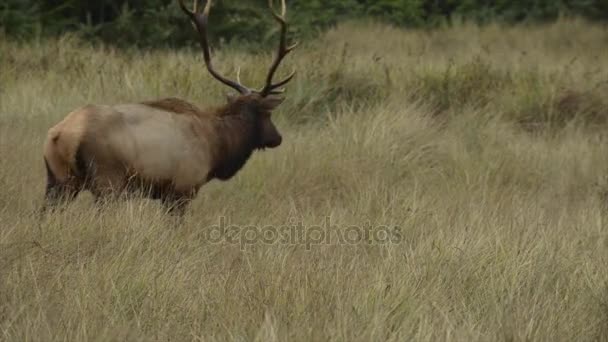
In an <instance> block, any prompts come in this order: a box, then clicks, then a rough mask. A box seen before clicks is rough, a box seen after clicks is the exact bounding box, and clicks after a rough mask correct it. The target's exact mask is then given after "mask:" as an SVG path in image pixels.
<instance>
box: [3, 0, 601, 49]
mask: <svg viewBox="0 0 608 342" xmlns="http://www.w3.org/2000/svg"><path fill="white" fill-rule="evenodd" d="M188 2H189V1H188ZM288 7H289V10H288V17H289V20H290V22H291V23H292V30H293V33H294V34H296V35H298V36H301V37H302V36H304V37H305V36H311V35H314V34H315V33H317V32H319V31H321V30H323V29H325V28H327V27H329V26H331V25H335V24H336V23H337V22H339V21H341V20H344V19H351V18H359V17H373V18H375V19H377V20H381V21H385V22H388V23H391V24H394V25H398V26H410V27H429V26H435V25H438V24H441V23H449V22H450V21H451V20H452V19H453V18H454V17H459V18H463V19H468V20H474V21H476V22H479V23H486V22H489V21H496V20H498V21H504V22H509V23H515V22H530V21H548V20H553V19H556V18H557V17H559V16H560V15H582V16H585V17H588V18H591V19H594V20H607V19H608V1H607V0H493V1H489V0H288ZM184 19H185V18H184V16H183V14H182V13H181V11H180V9H179V8H178V6H177V1H176V0H97V1H80V0H2V3H0V32H4V34H6V35H8V36H11V37H16V38H19V39H30V38H38V37H44V36H57V35H61V34H63V33H66V32H78V33H80V34H82V35H83V36H84V37H85V38H87V39H92V40H101V41H105V42H109V43H113V44H117V45H126V46H163V45H184V44H192V43H193V39H194V37H193V35H192V31H191V29H192V28H191V27H190V26H189V24H188V22H187V21H186V20H184ZM273 28H274V26H273V22H272V18H271V17H270V15H269V14H268V11H267V5H266V0H216V1H215V2H214V6H213V10H212V15H211V18H210V31H211V33H212V36H213V39H215V40H223V41H226V42H239V43H242V42H252V43H253V44H258V43H265V42H267V41H269V39H270V38H272V35H273V33H276V32H275V31H276V29H273Z"/></svg>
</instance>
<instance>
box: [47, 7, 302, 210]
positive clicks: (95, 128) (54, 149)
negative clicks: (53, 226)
mask: <svg viewBox="0 0 608 342" xmlns="http://www.w3.org/2000/svg"><path fill="white" fill-rule="evenodd" d="M178 4H179V6H180V8H181V9H182V11H183V12H184V13H185V14H186V16H187V17H188V18H189V19H190V21H191V23H192V24H193V26H194V27H195V28H196V31H197V32H198V38H199V43H200V47H201V48H202V51H203V57H204V62H205V66H206V68H207V71H208V72H209V73H210V74H211V75H212V76H213V77H214V78H215V79H217V80H218V81H220V82H221V83H223V84H225V85H227V86H229V87H231V88H232V89H234V90H236V91H237V92H238V95H234V96H228V99H227V103H226V104H224V105H222V106H219V107H213V108H209V109H204V110H202V109H199V108H197V107H196V106H195V105H193V104H191V103H189V102H187V101H184V100H181V99H178V98H164V99H158V100H153V101H143V102H139V103H130V104H117V105H94V104H89V105H86V106H83V107H81V108H78V109H76V110H74V111H72V112H71V113H69V114H68V115H67V116H66V117H65V118H64V119H63V120H62V121H61V122H59V123H58V124H56V125H55V126H53V127H52V128H50V129H49V131H48V134H47V137H46V140H45V143H44V162H45V166H46V171H47V185H46V193H45V201H44V205H43V207H42V209H41V212H42V213H45V212H47V209H48V208H55V207H56V206H57V204H59V203H67V202H69V201H71V200H73V199H74V198H75V197H76V196H77V195H78V194H79V193H80V192H81V191H83V190H87V191H90V192H91V193H92V194H93V196H94V198H95V200H96V201H99V200H102V199H115V198H117V197H118V195H121V194H133V193H135V192H138V193H140V194H143V195H144V197H147V198H150V199H154V200H160V201H161V202H162V203H163V205H165V206H166V208H167V209H168V212H169V213H172V214H175V215H179V216H180V217H181V216H183V213H184V210H185V208H186V207H187V205H188V203H189V202H190V201H191V200H192V199H194V198H195V196H196V194H197V193H198V191H199V189H200V188H201V187H202V186H203V185H204V184H206V183H207V182H209V181H211V180H213V179H217V180H220V181H226V180H229V179H230V178H232V177H233V176H234V175H235V174H236V173H237V172H238V171H239V170H241V168H242V167H243V166H244V165H245V163H246V162H247V160H248V159H249V158H250V156H251V155H252V153H253V152H254V151H255V150H264V149H266V148H276V147H278V146H279V145H281V141H282V137H281V134H280V133H279V132H278V130H277V128H276V127H275V125H274V124H273V122H272V121H271V113H272V111H273V110H274V109H275V108H277V106H279V105H280V104H281V103H282V102H283V100H284V98H283V97H282V96H280V94H282V93H283V92H284V86H285V85H286V84H287V83H288V82H289V81H291V80H292V78H293V77H294V75H295V71H293V72H292V73H291V74H290V75H289V76H287V77H286V78H285V79H283V80H282V81H279V82H276V83H274V82H273V77H274V74H275V72H276V71H277V68H278V67H279V65H280V63H281V61H282V60H283V58H285V56H286V55H287V54H288V53H289V52H291V51H293V49H294V48H295V47H296V46H297V43H296V44H294V45H291V46H289V45H287V38H286V36H287V22H286V19H285V14H286V5H285V0H281V13H280V14H279V13H277V12H276V10H275V8H274V5H273V0H268V5H269V8H270V12H271V13H272V16H273V17H274V19H275V20H276V22H277V23H278V24H279V26H280V38H279V46H278V52H277V55H276V56H275V58H274V61H273V62H272V64H271V66H270V69H269V71H268V74H267V77H266V83H265V85H264V86H263V87H262V88H261V90H253V89H250V88H247V87H245V86H243V85H242V84H241V82H240V77H238V74H237V79H236V81H232V80H229V79H228V78H226V77H224V76H222V75H221V74H220V73H219V72H217V71H216V70H215V69H214V67H213V65H212V63H211V52H210V48H209V42H208V38H207V23H208V17H209V12H210V8H211V0H207V1H206V3H205V6H204V9H203V10H202V12H201V11H199V1H198V0H194V6H193V7H194V8H193V10H190V9H188V8H187V7H186V6H185V5H184V3H183V0H178Z"/></svg>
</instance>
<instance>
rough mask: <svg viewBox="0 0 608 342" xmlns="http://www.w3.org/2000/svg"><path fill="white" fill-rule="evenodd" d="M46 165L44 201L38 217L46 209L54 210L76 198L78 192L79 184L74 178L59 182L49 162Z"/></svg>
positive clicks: (42, 214) (40, 216) (43, 213)
mask: <svg viewBox="0 0 608 342" xmlns="http://www.w3.org/2000/svg"><path fill="white" fill-rule="evenodd" d="M45 165H46V191H45V193H44V203H43V204H42V206H41V208H40V210H39V212H38V218H39V219H42V218H44V216H45V214H46V213H47V212H48V211H55V209H56V208H57V207H58V206H60V205H61V204H67V203H68V202H71V201H72V200H74V198H76V196H77V195H78V193H79V192H80V186H79V185H78V184H77V182H76V181H75V180H74V179H71V180H68V181H66V182H60V181H59V180H58V179H57V177H55V175H54V174H53V172H52V171H51V169H50V167H49V164H48V163H47V162H46V160H45Z"/></svg>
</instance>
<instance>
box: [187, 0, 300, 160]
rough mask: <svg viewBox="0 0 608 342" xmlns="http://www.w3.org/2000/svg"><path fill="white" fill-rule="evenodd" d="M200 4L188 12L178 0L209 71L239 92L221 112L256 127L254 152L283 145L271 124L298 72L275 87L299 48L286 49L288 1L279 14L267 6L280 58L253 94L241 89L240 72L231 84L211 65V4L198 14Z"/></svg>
mask: <svg viewBox="0 0 608 342" xmlns="http://www.w3.org/2000/svg"><path fill="white" fill-rule="evenodd" d="M198 4H199V0H194V5H193V7H194V8H193V10H192V11H191V10H189V9H188V8H186V6H185V5H184V3H183V0H179V5H180V7H181V9H182V10H183V11H184V13H186V15H187V16H188V17H189V18H190V20H191V21H192V23H193V25H194V27H195V28H196V30H197V31H198V34H199V43H200V46H201V48H202V50H203V57H204V60H205V65H206V67H207V70H208V71H209V73H210V74H211V75H212V76H213V77H214V78H215V79H217V80H218V81H220V82H222V83H223V84H225V85H227V86H229V87H231V88H233V89H234V90H236V91H237V92H238V95H235V96H229V97H228V104H227V106H226V107H225V108H224V110H223V111H222V112H223V115H224V116H239V119H242V120H246V121H249V122H251V123H252V124H253V125H254V127H255V128H256V130H257V134H256V135H255V136H256V137H255V141H254V145H255V148H257V149H264V148H274V147H277V146H279V145H280V144H281V141H282V137H281V134H280V133H279V132H278V130H277V128H276V127H275V125H274V123H273V122H272V120H271V113H272V111H273V110H274V109H275V108H276V107H278V106H279V105H280V104H281V103H282V102H283V100H284V99H283V98H282V97H280V96H278V95H280V94H282V93H283V92H284V89H282V87H283V86H284V85H286V84H287V83H288V82H289V81H291V79H292V78H293V77H294V76H295V71H293V72H292V73H291V74H290V75H289V76H287V77H286V78H285V79H283V80H282V81H279V82H276V83H273V77H274V74H275V72H276V71H277V69H278V67H279V65H280V64H281V61H282V60H283V58H285V56H287V54H289V53H290V52H291V51H293V50H294V49H295V47H296V46H297V45H298V44H297V43H296V44H293V45H291V46H288V45H287V22H286V20H285V14H286V11H287V6H286V5H285V0H281V13H280V14H279V13H277V12H276V11H275V9H274V6H273V0H268V6H269V7H270V11H271V13H272V16H273V17H274V19H275V20H276V21H277V23H278V24H279V25H280V39H279V46H278V51H277V55H276V57H275V59H274V61H273V63H272V65H271V66H270V69H269V71H268V74H267V76H266V84H265V85H264V87H262V89H260V90H253V89H251V88H248V87H246V86H244V85H242V84H241V81H240V77H239V73H238V72H237V80H236V81H232V80H229V79H228V78H226V77H224V76H222V75H221V74H220V73H219V72H217V71H216V70H215V69H214V67H213V64H212V63H211V53H210V49H209V41H208V39H207V24H208V19H209V12H210V9H211V0H207V1H206V4H205V7H204V8H203V10H202V12H200V11H199V6H198Z"/></svg>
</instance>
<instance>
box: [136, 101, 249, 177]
mask: <svg viewBox="0 0 608 342" xmlns="http://www.w3.org/2000/svg"><path fill="white" fill-rule="evenodd" d="M142 104H144V105H147V106H150V107H154V108H158V109H162V110H165V111H168V112H173V113H177V114H187V115H195V116H197V117H199V118H201V119H203V120H204V121H207V122H208V123H209V124H210V125H211V126H212V127H213V128H212V131H213V132H214V134H213V136H212V137H210V138H212V139H214V140H215V142H214V143H213V144H212V146H214V150H215V151H214V152H213V164H214V166H213V167H212V169H211V171H210V173H209V175H208V176H207V179H208V180H211V179H214V178H217V179H220V180H228V179H230V178H232V177H233V176H234V175H235V174H236V173H237V172H238V171H239V170H240V169H241V168H242V167H243V166H244V165H245V163H246V162H247V161H248V160H249V158H250V157H251V154H252V153H253V151H254V150H255V149H256V148H257V146H258V145H259V141H260V137H259V132H260V129H259V122H257V120H256V119H255V116H254V114H253V112H252V111H251V110H248V108H247V107H246V106H247V104H246V103H243V102H240V101H237V102H232V103H228V104H226V105H224V106H221V107H219V108H215V109H212V110H209V111H203V110H201V109H199V108H197V107H196V106H194V105H193V104H191V103H189V102H186V101H184V100H180V99H177V98H166V99H161V100H156V101H146V102H142Z"/></svg>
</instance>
